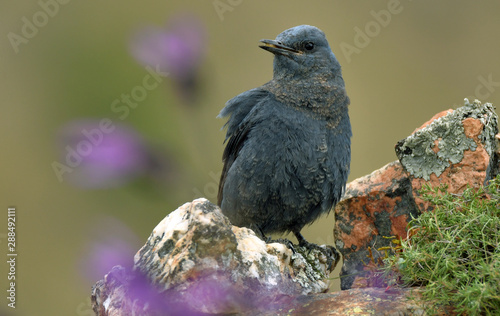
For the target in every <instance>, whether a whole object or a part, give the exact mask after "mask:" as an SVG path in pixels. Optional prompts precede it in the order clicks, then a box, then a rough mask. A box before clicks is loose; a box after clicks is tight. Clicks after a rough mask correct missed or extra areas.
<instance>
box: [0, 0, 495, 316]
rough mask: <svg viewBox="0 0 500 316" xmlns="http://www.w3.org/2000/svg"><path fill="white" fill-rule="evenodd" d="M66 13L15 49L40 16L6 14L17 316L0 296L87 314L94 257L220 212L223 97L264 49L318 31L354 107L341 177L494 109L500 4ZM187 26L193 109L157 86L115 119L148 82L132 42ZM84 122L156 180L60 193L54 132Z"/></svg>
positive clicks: (322, 225) (1, 66) (1, 65)
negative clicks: (104, 128)
mask: <svg viewBox="0 0 500 316" xmlns="http://www.w3.org/2000/svg"><path fill="white" fill-rule="evenodd" d="M60 1H61V3H60V4H58V6H59V7H58V11H57V13H55V14H53V16H50V17H49V18H48V20H47V21H46V22H45V25H43V26H42V27H39V28H37V29H38V31H37V34H36V35H34V36H32V38H29V39H26V41H25V42H23V43H21V44H19V45H18V46H17V47H15V46H16V45H12V41H11V38H10V37H9V34H11V36H12V33H15V34H17V35H22V28H23V25H24V23H25V21H26V19H27V20H28V21H32V19H33V17H35V18H43V17H42V16H41V14H40V13H39V12H40V11H43V9H42V6H41V5H40V3H39V2H36V1H31V2H28V1H20V2H12V1H4V2H2V3H1V4H0V12H1V13H0V25H1V28H0V29H1V30H2V37H1V43H2V44H1V45H0V56H1V57H0V91H1V94H0V95H1V100H2V101H1V105H2V115H0V130H1V139H2V155H1V156H2V163H1V170H2V172H1V176H2V180H1V190H0V192H1V193H0V194H1V199H0V200H1V201H2V206H1V207H2V208H3V209H4V212H3V214H4V215H2V216H0V218H1V219H0V242H1V244H0V245H1V249H2V253H6V252H7V250H6V246H7V245H6V241H7V240H6V233H7V224H6V223H7V215H6V213H7V207H9V206H15V207H16V209H17V223H16V224H17V227H16V228H17V230H16V232H17V252H18V257H17V261H18V262H17V267H16V268H17V270H16V277H17V279H16V281H17V292H16V293H17V301H16V302H17V305H16V306H17V308H16V309H15V310H13V309H10V308H8V307H7V303H8V301H7V299H6V296H2V298H1V300H0V302H1V303H0V314H2V315H4V314H7V315H92V311H91V309H90V301H89V295H90V289H91V286H92V285H93V284H94V283H95V282H96V281H97V280H98V279H99V278H100V277H102V275H100V276H99V275H98V274H96V272H95V271H93V270H92V267H89V266H91V265H92V264H94V263H95V262H94V261H95V260H97V261H98V258H97V259H96V249H100V250H102V249H104V250H105V249H109V248H120V247H123V248H124V249H128V251H130V249H132V250H133V251H136V250H138V249H139V248H140V247H141V245H142V244H143V243H144V242H145V240H146V239H147V237H148V236H149V234H150V233H151V231H152V229H153V228H154V227H155V226H156V224H157V223H158V222H159V221H160V220H161V219H162V218H163V217H164V216H165V215H166V214H168V212H170V211H172V210H174V209H175V208H177V207H178V206H179V205H181V204H183V203H185V202H188V201H191V200H192V199H194V198H196V197H200V196H204V197H206V198H208V199H210V200H211V201H213V202H216V187H217V179H218V175H219V173H220V171H221V168H222V163H221V155H222V151H223V145H222V142H223V139H224V132H222V131H221V130H220V128H221V126H222V125H223V123H224V121H223V120H220V119H216V116H217V114H218V112H219V111H220V109H221V108H222V107H223V106H224V103H225V102H226V101H227V100H228V99H230V98H232V97H233V96H235V95H237V94H239V93H241V92H243V91H245V90H248V89H251V88H254V87H256V86H259V85H261V84H263V83H265V82H266V81H268V80H269V79H271V76H272V55H271V54H269V53H267V52H265V51H263V50H261V49H259V48H258V41H259V40H260V39H262V38H271V39H272V38H275V36H276V35H277V34H278V33H280V32H281V31H283V30H285V29H287V28H290V27H292V26H295V25H300V24H311V25H315V26H317V27H319V28H320V29H322V30H323V31H324V32H325V33H326V35H327V38H328V40H329V42H330V46H331V47H332V50H333V51H334V53H335V54H336V56H337V58H338V59H339V61H340V63H341V65H342V66H343V75H344V79H345V82H346V88H347V92H348V94H349V96H350V98H351V106H350V116H351V122H352V127H353V133H354V136H353V140H352V141H353V142H352V163H351V175H350V180H353V179H355V178H357V177H360V176H363V175H365V174H367V173H370V172H372V171H373V170H375V169H378V168H379V167H381V166H383V165H384V164H386V163H388V162H390V161H393V160H395V159H396V156H395V154H394V144H395V143H396V142H397V141H398V140H400V139H402V138H404V137H406V136H407V135H408V134H410V133H411V132H412V131H413V130H414V129H415V128H416V127H418V126H420V125H421V124H422V123H423V122H425V121H426V120H427V119H429V118H430V117H431V116H433V115H434V114H435V113H437V112H439V111H442V110H445V109H448V108H457V107H458V106H460V105H462V104H463V98H464V97H468V98H470V99H474V98H478V99H480V100H481V101H488V102H492V103H493V104H494V105H495V104H499V101H500V100H499V98H500V92H499V90H500V63H499V56H500V41H499V37H500V36H499V35H498V30H499V29H500V16H499V14H500V2H498V1H480V2H477V1H474V2H473V1H456V0H454V1H451V0H448V1H439V2H436V1H404V0H402V1H400V2H399V1H362V2H361V1H317V2H308V3H306V2H305V1H285V0H280V1H273V2H270V1H236V0H233V1H229V0H216V1H204V2H201V1H163V2H159V1H146V2H144V3H143V4H138V3H135V2H124V1H105V2H99V3H97V2H93V1H87V2H84V1H68V0H66V3H64V1H62V0H60ZM41 2H43V3H46V2H48V0H45V1H44V0H42V1H41ZM55 3H58V2H55ZM381 10H384V11H381ZM381 12H382V13H381ZM387 12H388V13H389V15H384V13H387ZM391 12H392V13H391ZM186 13H188V14H191V15H193V16H195V17H197V18H198V19H199V20H200V21H201V23H202V24H203V25H204V28H205V35H206V43H205V45H206V46H205V49H206V55H205V57H204V58H203V59H202V62H201V64H200V68H199V72H198V75H197V77H196V78H197V79H198V80H199V81H198V82H199V89H198V90H196V91H197V98H196V101H194V102H191V103H190V104H186V102H183V101H182V100H181V98H180V96H179V93H178V92H176V88H175V85H174V81H173V80H171V78H165V79H164V80H163V81H162V82H161V84H160V85H159V86H158V88H156V89H153V90H152V91H149V92H148V94H147V97H146V98H145V100H144V101H142V102H140V103H139V105H138V106H137V107H136V108H135V109H131V111H130V115H128V116H127V117H126V119H124V120H123V121H120V120H119V119H118V114H117V113H115V112H113V111H112V110H111V104H112V102H113V101H114V100H115V99H117V98H119V97H120V95H121V94H122V93H130V92H131V90H132V89H133V88H134V87H135V86H137V85H140V84H141V82H142V80H143V78H144V76H145V75H146V74H147V72H146V71H145V68H144V66H143V65H141V64H139V63H138V62H137V61H136V60H135V58H134V57H133V56H132V55H131V53H130V41H131V39H132V38H133V35H134V34H135V33H136V32H137V31H138V30H140V29H141V28H143V27H148V26H154V27H158V28H161V27H164V26H165V25H168V22H169V20H171V19H173V18H174V17H176V16H177V15H181V16H182V15H183V14H186ZM37 14H38V15H37ZM377 17H378V18H377ZM381 18H383V19H382V20H380V21H379V20H377V19H381ZM39 22H44V21H43V19H42V20H40V21H39ZM165 28H166V30H167V31H168V27H167V26H165ZM360 32H362V33H363V34H365V35H360ZM364 36H366V37H364ZM349 49H350V50H349ZM16 50H17V52H16ZM82 118H85V119H97V120H99V119H101V118H109V119H111V120H113V121H116V122H118V121H120V123H122V124H126V125H127V126H129V127H130V128H133V129H135V131H136V132H137V133H138V134H140V135H141V137H142V138H143V140H144V142H146V143H147V144H148V146H149V147H148V148H154V152H155V157H156V159H157V160H158V161H157V162H159V164H160V165H162V166H163V169H161V171H159V172H158V173H156V174H152V173H151V172H150V173H149V174H146V175H144V176H141V177H136V178H132V179H130V181H125V182H124V183H123V184H122V185H118V186H113V187H111V188H82V187H81V186H78V185H75V184H74V183H73V182H71V181H69V180H67V179H68V178H67V176H69V174H64V175H63V176H62V180H63V181H61V182H60V181H59V180H58V178H57V176H56V173H55V172H54V170H53V167H52V164H53V162H54V161H58V162H61V163H64V160H63V159H62V158H61V152H62V153H64V151H63V150H62V149H61V144H60V139H59V138H60V136H58V135H59V134H60V133H61V128H62V126H64V125H66V124H67V123H68V122H71V121H74V120H79V119H82ZM63 157H64V156H63ZM77 168H78V167H77ZM332 227H333V216H331V215H330V216H329V217H328V218H322V219H320V220H318V221H317V222H316V223H314V224H313V225H312V226H311V227H309V228H308V229H306V230H305V231H304V232H305V237H306V238H307V239H308V240H310V241H312V242H315V243H329V244H333V237H332ZM121 242H123V244H122V243H121ZM101 246H102V247H101ZM106 247H108V248H106ZM127 247H128V248H127ZM99 253H100V252H99V251H97V254H99ZM101 253H102V252H101ZM3 258H4V259H2V260H1V261H2V265H1V267H2V269H1V273H0V284H2V289H3V290H4V291H5V290H6V289H7V288H6V287H7V273H8V272H7V271H8V270H7V268H8V267H7V265H6V256H5V255H4V257H3ZM108 268H110V267H103V269H108ZM89 270H90V271H89ZM99 271H100V270H99ZM333 289H334V290H335V289H338V285H334V286H333ZM3 293H4V295H5V293H6V292H3Z"/></svg>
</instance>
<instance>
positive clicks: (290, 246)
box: [266, 237, 296, 253]
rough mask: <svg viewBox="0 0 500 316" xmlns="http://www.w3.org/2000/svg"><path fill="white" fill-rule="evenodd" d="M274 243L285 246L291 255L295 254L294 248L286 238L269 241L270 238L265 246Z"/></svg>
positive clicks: (269, 238)
mask: <svg viewBox="0 0 500 316" xmlns="http://www.w3.org/2000/svg"><path fill="white" fill-rule="evenodd" d="M275 242H277V243H279V244H283V245H285V246H287V247H288V249H290V250H291V251H292V252H293V253H296V251H295V248H294V247H293V243H292V242H291V241H290V240H288V239H286V238H278V239H271V237H268V238H267V240H266V244H272V243H275Z"/></svg>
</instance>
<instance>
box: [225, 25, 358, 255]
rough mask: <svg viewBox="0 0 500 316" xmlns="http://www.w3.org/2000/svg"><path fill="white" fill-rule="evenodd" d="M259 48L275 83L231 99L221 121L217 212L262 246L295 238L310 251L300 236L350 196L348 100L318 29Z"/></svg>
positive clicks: (293, 32)
mask: <svg viewBox="0 0 500 316" xmlns="http://www.w3.org/2000/svg"><path fill="white" fill-rule="evenodd" d="M260 43H261V44H260V46H259V47H260V48H262V49H264V50H266V51H268V52H271V53H272V54H273V55H274V61H273V78H272V80H270V81H269V82H267V83H265V84H264V85H262V86H260V87H257V88H254V89H251V90H248V91H246V92H243V93H241V94H239V95H237V96H236V97H234V98H232V99H230V100H229V101H227V103H226V104H225V107H224V108H223V109H222V110H221V111H220V113H219V115H218V117H219V118H225V117H228V120H227V122H226V123H225V124H224V127H223V128H227V132H226V137H225V140H224V143H226V147H225V149H224V152H223V155H222V160H223V169H222V174H221V178H220V182H219V190H218V205H219V206H220V208H221V210H222V213H223V214H224V215H226V216H227V217H228V218H229V220H230V221H231V223H232V224H233V225H236V226H240V227H248V228H252V229H254V230H256V231H257V232H258V233H259V234H260V235H261V236H262V237H263V238H266V237H265V236H266V235H268V234H273V233H280V234H283V233H289V232H292V233H293V234H294V235H295V237H296V238H297V241H298V242H299V246H306V247H310V246H312V245H314V244H312V243H309V242H308V241H307V240H306V239H305V238H304V237H303V236H302V234H301V230H302V228H303V227H304V226H306V225H308V224H311V223H312V222H314V221H315V220H316V219H318V217H320V216H321V215H323V214H327V213H329V212H330V211H331V210H332V208H333V207H334V206H335V204H336V203H337V202H339V200H340V199H341V196H342V194H343V192H344V190H345V186H346V182H347V178H348V175H349V170H350V161H351V137H352V131H351V123H350V119H349V113H348V106H349V103H350V100H349V97H348V96H347V93H346V90H345V83H344V79H343V77H342V71H341V66H340V64H339V62H338V60H337V58H336V57H335V55H334V53H333V52H332V50H331V48H330V46H329V44H328V41H327V39H326V36H325V33H324V32H323V31H321V30H320V29H319V28H317V27H314V26H310V25H300V26H296V27H292V28H290V29H287V30H285V31H283V32H282V33H280V34H279V35H278V36H277V37H276V39H275V40H269V39H263V40H261V41H260ZM268 240H269V239H268Z"/></svg>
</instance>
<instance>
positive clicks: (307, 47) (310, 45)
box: [304, 42, 314, 50]
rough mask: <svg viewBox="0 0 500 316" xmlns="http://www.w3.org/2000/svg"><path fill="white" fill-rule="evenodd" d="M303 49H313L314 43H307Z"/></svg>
mask: <svg viewBox="0 0 500 316" xmlns="http://www.w3.org/2000/svg"><path fill="white" fill-rule="evenodd" d="M304 47H305V49H307V50H312V49H313V48H314V43H313V42H307V43H306V45H305V46H304Z"/></svg>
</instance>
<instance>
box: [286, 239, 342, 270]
mask: <svg viewBox="0 0 500 316" xmlns="http://www.w3.org/2000/svg"><path fill="white" fill-rule="evenodd" d="M295 236H296V237H297V240H298V241H299V247H304V248H306V249H307V251H308V252H307V254H310V253H311V251H313V250H316V251H319V252H320V253H321V254H323V255H324V256H325V258H326V266H327V267H328V270H329V271H333V269H335V267H336V266H337V263H338V262H339V260H340V254H339V253H338V251H337V249H335V247H333V246H330V245H323V246H319V245H316V244H313V243H311V242H308V241H307V240H306V239H305V238H304V237H303V236H302V235H301V234H300V233H295Z"/></svg>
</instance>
